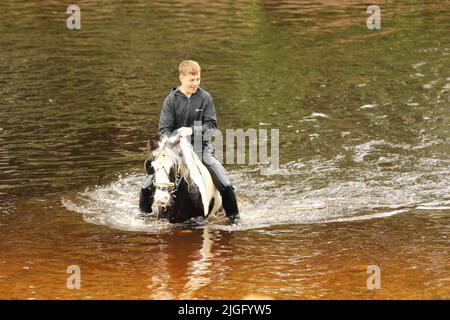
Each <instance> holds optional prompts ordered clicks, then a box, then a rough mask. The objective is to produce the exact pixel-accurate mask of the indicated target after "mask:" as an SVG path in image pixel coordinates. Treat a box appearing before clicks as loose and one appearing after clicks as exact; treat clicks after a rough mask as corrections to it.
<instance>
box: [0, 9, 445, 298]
mask: <svg viewBox="0 0 450 320" xmlns="http://www.w3.org/2000/svg"><path fill="white" fill-rule="evenodd" d="M77 4H78V5H79V6H80V8H81V11H82V29H81V30H79V31H68V30H67V28H66V26H65V23H66V18H67V15H66V7H64V6H61V4H60V3H59V2H58V1H52V0H47V1H39V2H38V1H23V2H21V1H2V3H1V4H0V21H1V24H0V35H1V36H0V46H1V49H2V50H1V51H0V66H1V67H0V68H1V72H0V235H1V236H0V237H1V238H0V297H3V298H29V299H45V298H87V299H90V298H100V299H102V298H119V299H121V298H122V299H123V298H143V299H148V298H151V299H174V298H175V299H178V298H195V299H197V298H198V299H207V298H242V297H244V296H245V295H248V294H259V295H263V296H268V297H274V298H284V299H298V298H364V299H366V298H448V297H449V295H448V292H449V288H450V284H449V281H448V279H449V277H450V275H449V271H448V270H449V263H448V248H449V238H448V237H449V234H450V232H449V225H450V223H449V218H448V213H449V207H450V197H449V194H450V187H449V186H450V180H449V179H450V178H449V177H450V160H449V159H450V157H449V155H450V148H449V139H450V135H449V131H448V123H449V121H450V112H449V108H448V106H449V102H450V96H449V94H450V75H449V74H448V70H449V69H450V65H449V63H450V62H449V61H450V60H449V55H450V47H449V46H448V29H449V19H448V12H449V9H450V7H449V4H448V2H446V1H426V2H423V3H422V2H420V3H411V2H409V1H395V2H392V1H379V3H378V5H379V6H380V8H381V10H382V29H381V30H368V29H367V28H366V19H367V17H368V14H367V13H366V8H367V4H366V3H365V2H362V1H358V0H355V1H314V2H311V1H288V0H286V1H269V0H266V1H262V2H254V1H246V0H243V1H234V2H228V1H219V2H215V3H214V4H212V3H208V6H205V2H204V1H189V2H186V1H171V2H166V1H151V2H148V1H144V0H135V1H132V2H126V3H123V2H108V3H106V2H101V3H99V2H97V1H90V0H84V1H81V0H80V1H78V3H77ZM168 26H176V27H168ZM186 34H188V35H189V41H186V37H185V35H186ZM186 57H190V58H194V59H198V60H199V61H200V63H201V65H202V67H203V70H204V72H203V74H202V76H203V85H204V87H205V89H207V90H208V91H209V92H210V93H212V95H213V96H214V98H215V105H216V108H217V112H218V119H219V127H220V129H222V130H225V129H226V128H243V129H247V128H255V129H258V128H265V129H270V128H277V129H279V130H280V131H279V132H280V170H279V171H278V172H273V174H271V175H261V174H260V170H259V169H260V167H259V166H254V165H252V166H241V165H233V164H229V165H227V170H229V172H230V175H231V179H232V181H233V184H234V185H235V187H236V189H237V191H238V196H239V198H240V206H241V209H242V213H243V224H242V225H241V226H239V227H229V226H227V225H226V224H225V220H224V218H223V217H218V218H212V219H210V221H209V223H208V224H206V225H202V226H198V227H197V228H193V229H186V230H185V229H183V228H182V227H179V226H175V227H174V226H172V225H169V224H168V223H165V222H161V221H158V222H156V221H153V220H152V219H151V218H148V217H144V216H142V215H141V214H140V213H139V211H138V209H137V198H138V190H139V186H140V184H141V183H142V181H143V179H144V176H143V170H142V160H143V158H144V157H145V143H146V139H147V136H148V134H149V133H150V134H153V133H154V132H155V131H156V128H157V123H158V118H159V112H160V106H161V102H162V99H163V98H164V97H165V95H166V94H167V92H168V91H169V90H170V88H171V87H173V86H174V85H176V80H177V73H176V72H177V70H176V66H177V65H178V63H179V61H180V60H181V59H183V58H186ZM72 264H75V265H79V266H80V268H81V272H82V289H80V290H68V289H67V288H66V287H65V284H66V279H67V276H68V275H67V273H66V269H67V267H68V266H69V265H72ZM372 264H376V265H379V266H380V268H381V270H382V274H383V275H382V279H383V280H382V288H383V289H382V290H376V291H370V290H367V288H366V287H365V284H366V279H367V273H366V268H367V266H368V265H372Z"/></svg>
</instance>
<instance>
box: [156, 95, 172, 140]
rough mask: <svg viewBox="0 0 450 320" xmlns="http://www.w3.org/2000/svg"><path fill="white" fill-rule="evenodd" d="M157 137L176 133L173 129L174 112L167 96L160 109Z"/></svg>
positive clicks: (169, 97) (170, 100)
mask: <svg viewBox="0 0 450 320" xmlns="http://www.w3.org/2000/svg"><path fill="white" fill-rule="evenodd" d="M158 131H159V135H160V137H163V136H167V137H170V136H171V135H173V134H175V133H176V129H175V110H174V106H173V100H172V99H171V96H167V97H166V98H165V99H164V102H163V106H162V109H161V115H160V117H159V128H158Z"/></svg>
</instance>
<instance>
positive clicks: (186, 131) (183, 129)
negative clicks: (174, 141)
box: [178, 127, 192, 137]
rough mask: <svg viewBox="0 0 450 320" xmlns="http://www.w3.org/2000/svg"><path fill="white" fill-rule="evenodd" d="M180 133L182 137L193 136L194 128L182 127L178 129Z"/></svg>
mask: <svg viewBox="0 0 450 320" xmlns="http://www.w3.org/2000/svg"><path fill="white" fill-rule="evenodd" d="M178 133H179V134H180V136H182V137H185V136H191V135H192V128H191V127H181V128H179V129H178Z"/></svg>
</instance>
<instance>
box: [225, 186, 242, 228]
mask: <svg viewBox="0 0 450 320" xmlns="http://www.w3.org/2000/svg"><path fill="white" fill-rule="evenodd" d="M220 195H221V196H222V207H223V209H224V210H225V215H226V216H227V218H228V219H229V220H230V224H238V223H239V221H240V219H241V217H240V215H239V209H238V205H237V201H236V195H235V194H234V188H233V187H232V186H228V187H226V188H225V189H224V190H222V191H220Z"/></svg>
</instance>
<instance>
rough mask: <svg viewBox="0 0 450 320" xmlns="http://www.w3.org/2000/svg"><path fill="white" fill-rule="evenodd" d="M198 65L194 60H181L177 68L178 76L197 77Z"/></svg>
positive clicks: (199, 69)
mask: <svg viewBox="0 0 450 320" xmlns="http://www.w3.org/2000/svg"><path fill="white" fill-rule="evenodd" d="M201 70H202V69H201V68H200V65H199V64H198V62H197V61H194V60H183V61H181V63H180V65H179V66H178V71H179V72H180V76H181V75H183V76H188V75H192V76H195V75H198V74H200V72H201Z"/></svg>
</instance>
